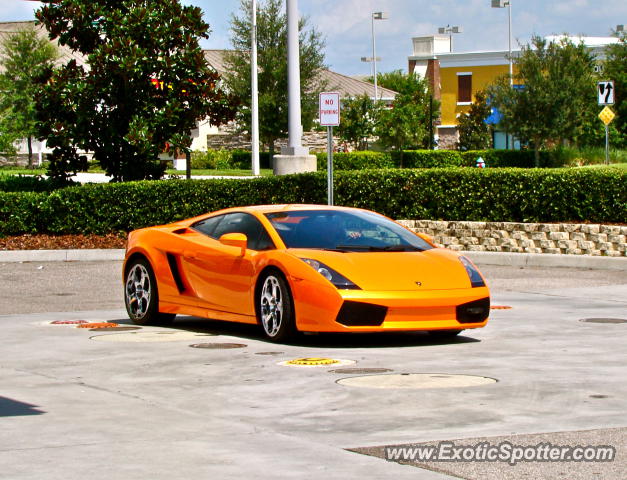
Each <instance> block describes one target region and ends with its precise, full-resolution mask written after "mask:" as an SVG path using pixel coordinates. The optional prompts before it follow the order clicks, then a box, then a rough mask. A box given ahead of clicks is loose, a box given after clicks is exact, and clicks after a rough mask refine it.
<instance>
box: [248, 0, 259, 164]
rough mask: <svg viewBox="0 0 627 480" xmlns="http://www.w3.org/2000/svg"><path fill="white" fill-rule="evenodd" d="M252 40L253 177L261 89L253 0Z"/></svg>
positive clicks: (253, 0)
mask: <svg viewBox="0 0 627 480" xmlns="http://www.w3.org/2000/svg"><path fill="white" fill-rule="evenodd" d="M251 10H252V13H251V29H250V33H251V39H250V44H251V45H250V82H251V91H252V102H251V103H252V104H251V110H252V118H251V132H250V133H251V147H252V148H251V151H252V164H253V175H259V87H258V79H257V0H252V8H251Z"/></svg>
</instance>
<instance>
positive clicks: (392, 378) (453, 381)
mask: <svg viewBox="0 0 627 480" xmlns="http://www.w3.org/2000/svg"><path fill="white" fill-rule="evenodd" d="M496 382H497V380H496V379H494V378H489V377H479V376H475V375H448V374H443V373H401V374H398V373H390V374H385V375H366V376H363V377H348V378H341V379H340V380H337V383H339V384H340V385H346V386H349V387H362V388H414V389H431V388H460V387H479V386H481V385H489V384H491V383H496Z"/></svg>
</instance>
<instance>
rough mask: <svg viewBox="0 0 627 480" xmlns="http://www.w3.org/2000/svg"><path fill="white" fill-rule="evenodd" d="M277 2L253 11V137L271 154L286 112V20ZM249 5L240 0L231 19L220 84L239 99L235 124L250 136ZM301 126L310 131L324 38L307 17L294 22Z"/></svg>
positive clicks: (281, 135) (282, 133)
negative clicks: (256, 93) (255, 81)
mask: <svg viewBox="0 0 627 480" xmlns="http://www.w3.org/2000/svg"><path fill="white" fill-rule="evenodd" d="M283 5H284V2H283V0H266V1H265V2H260V4H259V6H258V10H257V48H258V54H257V66H258V72H259V73H258V79H259V137H260V139H261V141H262V142H263V143H265V144H266V145H268V146H269V147H270V150H271V151H272V152H273V151H274V142H275V141H276V140H277V139H279V138H284V137H286V136H287V134H288V118H287V116H288V111H287V16H286V14H285V8H284V6H283ZM251 30H252V24H251V2H250V1H248V0H241V4H240V12H239V16H237V15H235V14H234V15H232V17H231V43H232V46H233V49H234V50H233V51H232V52H229V53H228V54H227V55H226V57H225V64H226V66H227V69H228V71H229V73H228V74H226V75H225V82H226V86H227V87H228V89H229V91H230V92H232V93H233V94H234V95H235V96H236V97H237V98H238V101H239V104H240V107H239V109H238V111H237V115H236V120H237V124H238V126H239V128H240V130H242V131H246V132H250V124H251V96H252V95H251V78H250V76H251V68H250V54H249V52H250V40H251ZM299 31H300V35H299V37H300V91H301V111H302V117H301V123H302V126H303V129H304V130H305V131H307V130H309V129H311V127H312V125H313V120H314V118H315V117H316V115H317V111H318V93H319V92H321V91H323V89H324V88H325V85H324V83H323V82H321V81H320V72H321V70H322V69H323V68H324V52H323V49H324V40H323V39H322V36H321V34H320V33H318V32H317V31H316V30H315V29H314V28H307V19H306V18H301V19H300V21H299Z"/></svg>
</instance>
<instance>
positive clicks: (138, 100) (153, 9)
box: [36, 0, 232, 181]
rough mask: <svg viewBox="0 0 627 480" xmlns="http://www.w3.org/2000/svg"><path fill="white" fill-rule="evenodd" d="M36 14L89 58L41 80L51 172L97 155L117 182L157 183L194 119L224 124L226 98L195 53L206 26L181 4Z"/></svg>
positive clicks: (67, 6) (59, 2)
mask: <svg viewBox="0 0 627 480" xmlns="http://www.w3.org/2000/svg"><path fill="white" fill-rule="evenodd" d="M42 3H43V6H42V7H41V8H40V9H39V10H38V11H37V13H36V17H37V19H38V21H39V22H40V23H42V24H43V25H44V26H45V27H46V29H47V30H48V32H49V35H50V38H51V39H58V41H59V43H60V44H61V45H67V46H68V47H69V48H70V49H72V50H73V51H74V52H76V53H78V54H80V55H82V56H83V57H84V58H85V61H86V65H85V66H83V65H80V64H79V63H78V62H77V61H76V60H74V59H73V60H70V61H69V62H68V63H67V64H65V65H63V66H62V67H60V68H58V69H56V70H50V71H48V73H47V78H46V80H47V83H46V84H45V86H44V87H43V89H42V93H41V95H40V97H39V99H38V110H39V112H40V117H39V120H40V127H41V131H40V134H41V135H42V136H43V137H45V138H47V140H48V145H49V146H51V147H53V148H54V153H53V155H52V158H51V169H50V173H51V174H52V175H55V176H60V177H63V176H65V175H67V174H68V173H70V172H73V171H75V170H76V169H77V168H79V166H80V158H79V156H78V155H77V148H80V149H84V150H86V151H91V152H94V155H95V158H96V159H97V160H98V161H99V163H100V164H101V165H102V167H103V168H104V169H105V170H106V172H107V173H108V174H109V175H111V176H112V177H113V179H114V181H120V180H137V179H143V178H157V177H159V176H161V174H162V172H163V169H162V168H161V167H160V165H159V164H157V163H155V162H154V160H155V159H156V158H157V156H158V155H159V153H160V152H162V151H163V149H164V148H165V147H166V145H167V144H169V145H170V146H172V147H173V148H186V147H188V146H189V144H190V138H189V137H190V135H189V132H190V130H192V129H193V128H195V126H196V121H197V120H198V119H202V118H208V119H209V120H210V122H211V123H212V124H213V125H219V124H221V123H223V122H224V121H225V120H228V119H229V118H230V117H231V116H232V115H231V107H230V99H229V98H228V97H227V96H226V95H225V94H224V93H223V91H222V90H221V89H220V87H219V85H218V82H219V77H218V75H217V73H215V72H214V71H213V70H211V69H210V68H209V66H208V65H207V62H206V60H205V58H204V55H203V52H202V50H201V49H200V46H199V43H198V42H199V39H200V38H207V37H208V35H209V25H207V24H206V23H205V22H204V21H203V19H202V13H201V10H200V8H198V7H190V6H186V7H184V6H182V5H181V3H180V1H179V0H169V1H167V2H164V1H161V0H44V1H43V2H42Z"/></svg>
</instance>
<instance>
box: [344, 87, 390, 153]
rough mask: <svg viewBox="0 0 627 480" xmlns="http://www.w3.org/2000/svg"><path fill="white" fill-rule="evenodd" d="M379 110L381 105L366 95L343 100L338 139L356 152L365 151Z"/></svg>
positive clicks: (372, 133)
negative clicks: (352, 147)
mask: <svg viewBox="0 0 627 480" xmlns="http://www.w3.org/2000/svg"><path fill="white" fill-rule="evenodd" d="M381 108H382V107H381V103H380V102H376V103H375V102H374V101H373V100H372V99H371V98H370V97H369V96H368V94H366V93H364V94H363V95H359V96H357V97H355V98H349V99H346V100H344V101H343V102H342V121H341V122H340V125H339V127H337V133H338V135H339V136H340V138H342V140H344V141H346V142H349V143H351V144H352V145H353V146H355V148H356V149H357V150H367V149H368V139H369V138H371V137H373V136H374V134H375V129H376V126H377V122H378V120H379V115H380V113H381Z"/></svg>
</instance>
